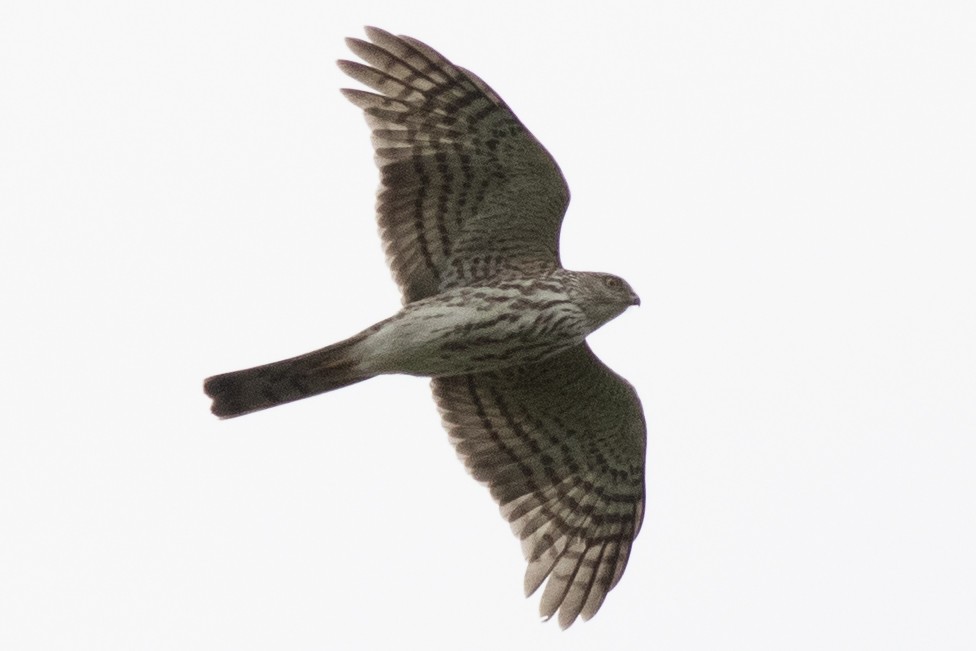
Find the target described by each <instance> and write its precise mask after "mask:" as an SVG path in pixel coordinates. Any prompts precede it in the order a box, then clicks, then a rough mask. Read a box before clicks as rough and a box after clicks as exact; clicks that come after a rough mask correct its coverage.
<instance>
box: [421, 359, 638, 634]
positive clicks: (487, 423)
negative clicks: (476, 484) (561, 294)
mask: <svg viewBox="0 0 976 651" xmlns="http://www.w3.org/2000/svg"><path fill="white" fill-rule="evenodd" d="M432 386H433V390H434V398H435V400H436V401H437V404H438V407H439V408H440V410H441V415H442V419H443V421H444V425H445V427H446V428H447V430H448V432H449V433H450V437H451V441H452V443H453V444H454V446H455V449H456V450H457V452H458V455H459V456H460V457H461V458H462V459H463V460H464V462H465V465H466V466H467V467H468V469H469V471H470V472H471V473H472V475H474V477H475V478H476V479H478V480H479V481H481V482H484V483H486V484H487V485H488V486H489V488H490V489H491V494H492V496H493V497H494V498H495V500H496V501H497V502H498V503H499V506H500V509H501V512H502V515H503V516H504V517H505V518H506V519H507V520H508V521H509V522H510V524H511V526H512V531H513V532H514V533H515V534H516V535H517V536H518V537H519V538H520V539H521V541H522V551H523V553H524V554H525V557H526V560H527V561H528V568H527V570H526V574H525V591H526V594H527V595H529V594H531V593H532V592H534V591H535V590H536V589H538V588H539V586H540V585H542V583H543V582H544V581H546V579H548V581H547V582H546V587H545V589H544V590H543V595H542V599H541V602H540V612H541V614H542V615H543V616H544V617H546V618H548V617H550V616H552V615H553V614H555V613H556V612H557V611H558V612H559V623H560V626H562V627H563V628H565V627H566V626H569V625H570V624H571V623H572V622H573V621H574V620H575V619H576V617H577V616H579V615H582V617H583V619H589V618H590V617H592V616H593V615H594V614H595V613H596V612H597V610H598V609H599V608H600V605H601V604H602V603H603V600H604V598H605V597H606V595H607V593H608V592H609V591H610V590H611V589H612V588H613V587H614V586H615V585H616V584H617V582H618V581H619V580H620V577H621V575H622V574H623V571H624V568H625V567H626V564H627V559H628V557H629V555H630V548H631V544H632V542H633V540H634V538H635V537H636V536H637V532H638V531H639V530H640V525H641V520H642V518H643V512H644V454H645V445H646V428H645V423H644V415H643V410H642V408H641V404H640V400H639V398H638V397H637V393H636V392H635V391H634V389H633V387H632V386H631V385H630V384H629V383H628V382H627V381H626V380H624V379H623V378H621V377H620V376H618V375H617V374H616V373H614V372H613V371H611V370H610V369H609V368H608V367H607V366H606V365H604V364H603V363H602V362H601V361H600V360H599V359H598V358H597V357H596V356H595V355H594V354H593V352H592V351H591V350H590V348H589V347H588V346H587V345H586V344H585V343H584V344H581V345H580V346H578V347H576V348H573V349H571V350H569V351H566V352H564V353H561V354H559V355H557V356H555V357H552V358H549V359H547V360H545V361H543V362H540V363H538V364H533V365H530V366H525V367H521V368H517V369H508V370H505V371H499V372H494V373H479V374H475V375H465V376H457V377H443V378H435V379H434V380H433V381H432Z"/></svg>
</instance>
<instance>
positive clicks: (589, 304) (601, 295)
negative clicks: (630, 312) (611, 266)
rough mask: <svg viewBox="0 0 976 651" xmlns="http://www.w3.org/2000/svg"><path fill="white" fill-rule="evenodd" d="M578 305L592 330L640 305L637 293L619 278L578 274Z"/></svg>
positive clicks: (595, 274) (601, 274)
mask: <svg viewBox="0 0 976 651" xmlns="http://www.w3.org/2000/svg"><path fill="white" fill-rule="evenodd" d="M578 291H579V292H580V299H581V300H580V305H581V306H582V307H583V310H584V311H585V312H586V315H587V317H588V319H589V321H590V324H591V326H592V328H593V330H596V329H597V328H599V327H600V326H602V325H603V324H604V323H606V322H608V321H610V320H611V319H614V318H616V317H618V316H620V315H621V314H622V313H623V312H624V310H626V309H627V308H628V307H630V306H632V305H640V297H639V296H638V295H637V292H635V291H634V290H633V288H632V287H631V286H630V285H629V284H628V283H627V281H626V280H624V279H623V278H621V277H620V276H614V275H613V274H606V273H595V272H590V273H583V274H580V282H579V284H578Z"/></svg>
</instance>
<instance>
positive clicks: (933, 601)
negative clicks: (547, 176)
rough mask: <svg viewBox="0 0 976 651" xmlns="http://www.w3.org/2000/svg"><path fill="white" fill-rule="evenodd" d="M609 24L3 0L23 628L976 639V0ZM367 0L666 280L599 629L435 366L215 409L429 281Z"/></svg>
mask: <svg viewBox="0 0 976 651" xmlns="http://www.w3.org/2000/svg"><path fill="white" fill-rule="evenodd" d="M595 6H596V5H595V4H594V3H573V2H558V3H557V2H533V3H527V2H519V3H508V2H492V3H481V4H476V5H475V4H473V5H470V6H462V5H460V4H459V3H455V2H450V3H447V2H445V3H401V2H376V1H362V2H355V3H353V2H349V3H344V5H343V6H342V7H339V8H336V7H333V6H330V3H326V2H295V3H287V4H286V5H285V6H282V3H277V2H244V3H240V2H212V1H207V0H195V1H194V2H165V3H163V2H159V3H131V2H89V3H84V5H80V4H78V3H68V2H48V3H37V2H20V1H17V0H14V1H13V2H10V1H8V2H5V3H4V4H3V7H2V8H0V97H2V99H0V217H2V220H3V224H4V226H3V236H2V237H0V283H2V286H3V287H2V297H3V298H2V301H3V305H4V307H5V309H4V313H5V314H6V316H5V317H3V322H4V326H3V330H4V336H3V337H2V338H0V359H2V360H3V366H4V370H3V372H2V373H0V396H2V398H0V523H2V525H0V529H2V534H0V648H4V649H18V650H20V649H54V648H60V649H67V648H70V649H99V650H105V649H181V650H185V649H207V650H215V649H233V650H235V651H239V650H245V649H270V648H275V649H305V648H308V649H312V648H319V649H325V648H330V649H384V648H385V649H390V648H424V649H462V648H463V649H499V648H503V649H521V648H527V649H528V648H531V649H556V648H558V649H609V648H621V647H623V646H624V645H627V644H630V645H639V648H649V649H662V650H663V649H682V650H683V649H689V650H698V649H701V650H707V651H722V650H730V651H732V650H748V651H758V650H765V649H770V650H774V649H775V650H777V651H779V650H782V649H791V650H805V649H828V648H829V649H856V650H858V651H862V650H864V649H879V650H881V649H883V650H885V651H891V650H895V649H921V648H931V649H970V648H973V647H974V645H976V625H974V623H973V619H972V613H973V612H976V588H974V586H976V556H974V554H973V549H976V518H974V495H976V480H974V478H973V474H972V473H973V471H972V469H973V465H974V461H976V459H974V457H976V407H974V392H976V343H974V337H973V333H974V332H976V301H974V297H976V261H974V260H976V258H974V255H973V250H974V245H976V226H974V218H976V191H974V187H976V185H974V179H976V126H974V120H973V116H974V115H976V5H974V4H973V3H972V2H962V1H960V2H938V3H932V2H904V1H899V0H889V1H887V2H880V1H878V2H866V1H858V0H854V1H853V2H852V1H850V0H847V1H844V2H840V1H827V2H817V3H810V2H776V3H771V2H739V3H728V2H714V1H702V2H666V3H649V4H648V3H644V4H640V5H638V3H614V2H607V3H601V9H599V10H596V9H593V7H595ZM638 7H640V8H638ZM363 24H376V25H378V26H381V27H384V28H386V29H389V30H391V31H394V32H398V33H406V34H410V35H412V36H415V37H417V38H420V39H421V40H424V41H426V42H427V43H429V44H431V45H432V46H433V47H435V48H437V49H438V50H440V51H441V52H442V53H444V54H445V55H447V56H448V57H449V58H451V59H452V60H454V61H455V62H457V63H459V64H461V65H463V66H465V67H468V68H470V69H472V70H474V71H475V72H477V73H478V74H479V75H480V76H481V77H483V78H484V79H485V80H486V81H487V82H488V83H489V84H491V85H492V86H493V87H494V88H495V89H496V90H497V91H498V92H499V93H500V94H501V95H502V97H504V98H505V100H506V101H507V102H508V103H509V104H510V106H511V107H512V108H513V109H514V110H515V112H516V113H517V114H518V115H519V117H520V118H521V119H522V120H523V122H524V123H525V124H526V125H527V126H528V127H529V129H531V130H532V131H533V133H534V134H535V135H536V136H537V137H538V138H539V139H540V140H541V141H542V142H543V143H544V144H545V145H546V146H547V147H548V148H549V150H550V151H551V152H552V154H553V155H554V156H555V157H556V159H557V160H558V161H559V163H560V165H561V166H562V169H563V172H564V173H565V175H566V177H567V179H568V180H569V184H570V187H571V188H572V192H573V201H572V205H571V206H570V210H569V214H568V216H567V220H566V223H565V228H564V229H563V259H564V261H565V263H566V264H567V266H570V267H573V268H577V269H588V270H603V271H611V272H614V273H618V274H620V275H622V276H624V277H625V278H627V279H628V280H629V281H630V283H631V284H632V285H633V286H634V287H635V288H636V289H637V291H638V292H639V293H640V294H641V296H642V299H643V306H642V307H641V308H640V309H637V310H630V311H629V312H628V313H627V314H625V315H624V316H622V317H621V318H619V319H617V320H616V321H614V322H613V323H611V324H609V325H608V326H606V327H605V328H604V329H603V330H601V331H600V332H598V333H597V334H595V335H594V336H593V337H591V342H592V344H593V346H594V348H595V349H596V350H597V351H598V353H599V354H600V355H601V357H602V358H603V359H604V360H605V361H606V362H607V363H608V364H610V365H611V366H612V367H614V368H615V369H616V370H618V371H619V372H620V373H621V374H623V375H624V376H626V377H627V378H628V379H629V380H630V381H631V382H632V383H633V384H634V385H635V386H636V387H637V389H638V391H639V392H640V394H641V396H642V398H643V400H644V405H645V409H646V411H647V418H648V425H649V444H648V500H649V501H648V509H647V515H646V518H645V520H644V528H643V531H642V533H641V535H640V537H639V538H638V540H637V543H636V546H635V551H634V554H633V556H632V559H631V562H630V566H629V568H628V570H627V573H626V574H625V575H624V578H623V580H622V581H621V583H620V585H619V586H618V587H617V588H616V589H615V590H614V591H613V592H612V593H611V594H610V596H609V597H608V599H607V601H606V603H605V604H604V607H603V609H602V611H601V612H600V613H599V615H598V616H597V617H596V618H595V619H594V620H592V621H591V622H589V623H578V624H577V625H575V626H574V627H573V628H572V629H570V630H569V631H568V632H566V633H561V632H560V631H559V629H558V626H557V625H556V624H555V623H550V624H546V625H543V624H539V623H537V622H536V615H535V613H536V608H537V598H533V599H530V600H524V599H523V598H522V595H521V583H522V572H523V570H524V563H523V560H522V556H521V552H520V550H519V545H518V543H517V541H516V540H515V539H514V538H513V537H512V535H511V534H510V532H509V530H508V526H507V525H506V524H505V522H504V521H503V520H502V518H501V517H500V516H499V515H498V514H497V509H496V507H495V505H494V504H493V502H492V501H491V499H490V497H489V495H488V493H487V491H486V490H485V489H484V488H483V487H481V486H479V485H477V483H476V482H474V481H473V480H471V479H470V478H469V477H467V476H466V473H465V471H464V469H463V467H462V465H461V464H460V462H458V461H457V460H456V459H455V456H454V453H453V451H452V449H451V448H450V445H449V444H448V442H447V436H446V434H445V433H444V432H443V430H442V429H441V427H440V424H439V420H438V416H437V413H436V410H435V408H434V405H433V402H432V401H431V399H430V397H429V395H428V390H427V383H426V382H425V381H424V380H420V379H416V378H401V377H397V378H382V379H377V380H373V381H370V382H367V383H363V384H360V385H357V386H353V387H350V388H348V389H343V390H342V391H339V392H336V393H334V394H330V395H327V396H322V397H319V398H316V399H312V400H308V401H304V402H302V403H297V404H293V405H288V406H284V407H281V408H278V409H274V410H270V411H267V412H262V413H258V414H254V415H252V416H248V417H245V418H241V419H237V420H233V421H226V422H220V421H217V420H216V419H214V418H213V417H211V416H210V414H209V412H208V401H207V399H206V398H205V396H204V395H203V393H202V391H201V388H200V387H201V381H202V379H203V378H204V377H205V376H207V375H211V374H214V373H217V372H222V371H228V370H233V369H236V368H241V367H244V366H249V365H253V364H258V363H262V362H267V361H272V360H275V359H278V358H281V357H286V356H290V355H294V354H298V353H302V352H305V351H307V350H310V349H313V348H318V347H320V346H322V345H325V344H327V343H330V342H332V341H335V340H338V339H340V338H343V337H345V336H348V335H350V334H352V333H354V332H356V331H358V330H359V329H361V328H362V327H365V326H366V325H369V324H370V323H372V322H374V321H376V320H378V319H380V318H383V317H385V316H387V315H389V314H390V313H391V312H392V311H394V310H395V309H396V308H397V306H398V301H399V298H398V295H397V292H396V288H395V286H394V285H393V283H392V281H391V280H390V278H389V274H388V272H387V269H386V267H385V265H384V264H383V255H382V252H381V249H380V244H379V239H378V237H377V236H376V232H375V231H376V229H375V225H374V221H373V214H372V210H373V197H374V192H375V188H376V184H377V173H376V171H375V169H374V168H373V166H372V160H371V156H372V154H371V151H370V147H369V138H368V131H367V128H366V126H365V124H364V122H363V120H362V117H361V115H360V112H359V111H358V110H357V109H356V108H354V107H353V106H352V105H350V104H348V103H347V102H346V101H345V100H344V99H343V98H342V97H341V96H340V95H339V93H338V91H337V88H338V87H340V86H343V85H350V83H351V82H349V81H348V80H346V79H344V78H343V76H342V75H341V73H340V72H339V71H338V70H337V69H336V68H335V66H334V64H333V61H334V60H335V59H337V58H340V57H347V56H349V54H348V52H347V50H346V49H345V46H344V44H343V42H342V38H343V37H344V36H348V35H357V36H358V35H361V34H362V31H361V26H362V25H363Z"/></svg>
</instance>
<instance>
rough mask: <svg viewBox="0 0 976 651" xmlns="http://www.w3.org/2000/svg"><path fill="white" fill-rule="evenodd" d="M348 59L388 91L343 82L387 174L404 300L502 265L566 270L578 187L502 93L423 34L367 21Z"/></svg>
mask: <svg viewBox="0 0 976 651" xmlns="http://www.w3.org/2000/svg"><path fill="white" fill-rule="evenodd" d="M366 34H367V35H368V36H369V39H370V41H372V42H371V43H370V42H366V41H361V40H359V39H355V38H350V39H346V42H347V43H348V45H349V48H350V49H351V50H352V51H353V52H354V53H355V54H356V55H357V56H359V57H360V58H361V59H363V61H365V62H366V64H368V65H363V64H361V63H354V62H352V61H339V67H340V68H341V69H342V70H343V72H345V73H346V74H348V75H349V76H350V77H352V78H354V79H356V80H357V81H359V82H362V83H363V84H365V85H367V86H369V87H370V88H372V89H373V90H376V91H378V93H380V94H374V93H369V92H366V91H361V90H350V89H343V93H344V94H345V95H346V97H348V98H349V99H350V100H351V101H352V102H353V103H354V104H356V105H357V106H359V107H360V108H362V109H363V110H364V111H365V113H366V121H367V122H368V123H369V126H370V128H371V129H372V131H373V147H374V149H375V151H376V163H377V165H378V166H379V168H380V170H381V188H380V193H379V198H378V202H377V203H378V208H377V210H378V218H379V224H380V231H381V233H382V236H383V245H384V248H385V250H386V255H387V260H388V261H389V264H390V267H391V268H392V270H393V275H394V277H395V278H396V281H397V283H398V284H399V285H400V290H401V292H402V293H403V299H404V302H410V301H415V300H417V299H420V298H423V297H425V296H430V295H432V294H435V293H437V292H438V291H440V290H441V289H444V288H446V287H450V286H454V285H458V284H464V283H465V282H466V281H467V280H470V279H472V278H476V277H478V276H479V275H482V276H483V275H488V274H491V273H493V272H494V270H496V269H497V268H532V269H534V270H537V269H538V268H539V267H540V266H542V267H544V268H551V267H553V266H558V265H559V252H558V244H559V226H560V224H561V222H562V217H563V213H564V212H565V210H566V206H567V204H568V203H569V189H568V188H567V186H566V181H565V180H564V179H563V176H562V173H561V172H560V171H559V167H558V166H557V165H556V162H555V161H554V160H553V159H552V157H551V156H550V155H549V153H548V152H547V151H546V150H545V148H543V146H542V145H541V144H540V143H539V142H538V141H537V140H536V139H535V138H534V137H533V136H532V134H531V133H529V131H528V130H527V129H526V128H525V127H524V126H522V123H521V122H519V120H518V118H516V117H515V114H514V113H512V111H511V110H510V109H509V108H508V107H507V106H506V105H505V103H504V102H503V101H502V99H501V98H500V97H499V96H498V95H497V94H496V93H495V92H494V91H493V90H492V89H491V88H489V87H488V85H487V84H485V83H484V82H483V81H481V80H480V79H479V78H478V77H476V76H475V75H474V74H472V73H470V72H468V71H466V70H464V69H463V68H459V67H458V66H455V65H454V64H452V63H451V62H450V61H448V60H447V59H445V58H444V57H443V56H441V55H440V54H438V53H437V52H435V51H434V50H433V49H431V48H430V47H428V46H427V45H424V44H423V43H421V42H420V41H417V40H414V39H412V38H408V37H406V36H394V35H393V34H390V33H388V32H385V31H383V30H381V29H377V28H375V27H367V28H366Z"/></svg>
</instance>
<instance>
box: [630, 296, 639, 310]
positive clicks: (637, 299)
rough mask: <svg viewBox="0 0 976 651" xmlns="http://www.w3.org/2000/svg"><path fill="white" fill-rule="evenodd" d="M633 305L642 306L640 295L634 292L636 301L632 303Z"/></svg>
mask: <svg viewBox="0 0 976 651" xmlns="http://www.w3.org/2000/svg"><path fill="white" fill-rule="evenodd" d="M631 305H636V306H638V307H640V296H638V295H637V294H634V301H633V302H632V303H631Z"/></svg>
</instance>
